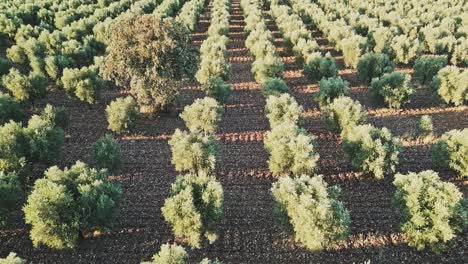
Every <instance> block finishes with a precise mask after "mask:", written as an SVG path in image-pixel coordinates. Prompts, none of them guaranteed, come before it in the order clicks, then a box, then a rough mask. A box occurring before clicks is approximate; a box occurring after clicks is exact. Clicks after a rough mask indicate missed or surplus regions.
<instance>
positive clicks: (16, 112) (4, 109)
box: [0, 92, 26, 125]
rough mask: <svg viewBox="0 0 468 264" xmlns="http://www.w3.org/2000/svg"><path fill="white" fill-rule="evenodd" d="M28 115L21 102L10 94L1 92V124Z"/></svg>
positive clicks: (16, 120) (21, 118)
mask: <svg viewBox="0 0 468 264" xmlns="http://www.w3.org/2000/svg"><path fill="white" fill-rule="evenodd" d="M25 117H26V114H25V113H24V111H23V109H21V107H20V104H19V103H18V102H17V101H16V100H15V99H14V98H12V97H11V96H10V95H8V94H4V93H2V92H0V125H3V124H5V123H6V122H9V121H10V120H13V121H15V122H18V121H21V120H23V119H24V118H25Z"/></svg>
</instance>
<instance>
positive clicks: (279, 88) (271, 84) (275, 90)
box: [262, 78, 289, 98]
mask: <svg viewBox="0 0 468 264" xmlns="http://www.w3.org/2000/svg"><path fill="white" fill-rule="evenodd" d="M288 92H289V88H288V86H287V85H286V83H285V82H284V81H283V79H279V78H273V79H267V80H266V81H265V82H264V83H263V88H262V93H263V95H264V96H265V97H267V98H268V97H269V96H270V95H274V96H279V95H281V94H283V93H288Z"/></svg>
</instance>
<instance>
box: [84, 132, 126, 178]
mask: <svg viewBox="0 0 468 264" xmlns="http://www.w3.org/2000/svg"><path fill="white" fill-rule="evenodd" d="M91 156H92V158H93V160H94V161H96V163H97V165H98V167H99V168H105V169H107V170H109V172H116V171H117V170H118V169H119V168H120V165H121V163H122V153H121V149H120V144H119V142H118V141H117V140H116V139H114V137H112V135H110V134H106V135H105V136H103V137H101V138H99V139H98V140H97V141H96V142H95V143H94V144H93V146H92V155H91Z"/></svg>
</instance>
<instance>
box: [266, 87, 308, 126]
mask: <svg viewBox="0 0 468 264" xmlns="http://www.w3.org/2000/svg"><path fill="white" fill-rule="evenodd" d="M302 111H303V108H302V106H300V105H299V104H298V103H297V102H296V100H295V99H294V97H292V96H291V95H289V94H287V93H283V94H281V95H279V96H273V95H271V96H269V97H268V99H267V100H266V105H265V112H266V117H267V118H268V121H269V122H270V127H271V128H274V127H276V126H278V125H280V124H283V123H292V124H298V123H299V122H301V120H302V119H301V115H302Z"/></svg>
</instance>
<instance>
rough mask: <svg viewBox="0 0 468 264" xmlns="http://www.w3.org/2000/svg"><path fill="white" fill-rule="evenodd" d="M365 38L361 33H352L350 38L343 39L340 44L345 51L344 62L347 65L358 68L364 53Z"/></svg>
mask: <svg viewBox="0 0 468 264" xmlns="http://www.w3.org/2000/svg"><path fill="white" fill-rule="evenodd" d="M365 40H366V39H365V38H364V37H361V36H359V35H352V36H351V37H349V38H345V39H343V40H342V41H341V42H340V43H339V46H340V47H341V50H342V52H343V58H344V63H345V65H346V67H349V68H353V69H356V67H357V65H358V62H359V58H360V57H361V54H362V49H363V48H362V46H363V45H364V43H365Z"/></svg>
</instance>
